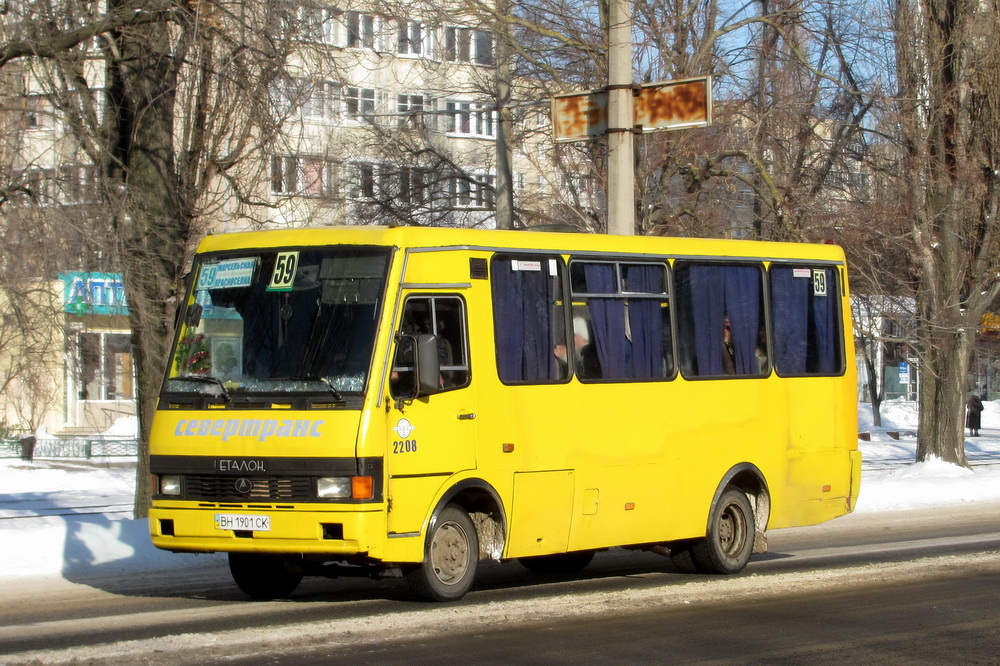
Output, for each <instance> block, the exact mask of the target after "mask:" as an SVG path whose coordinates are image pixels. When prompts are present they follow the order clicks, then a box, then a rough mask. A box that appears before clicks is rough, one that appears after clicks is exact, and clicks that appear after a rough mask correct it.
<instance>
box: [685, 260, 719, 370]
mask: <svg viewBox="0 0 1000 666" xmlns="http://www.w3.org/2000/svg"><path fill="white" fill-rule="evenodd" d="M688 274H689V276H690V286H691V304H692V308H691V316H692V319H693V320H694V322H693V323H694V356H695V362H696V368H695V371H696V373H697V374H699V375H721V374H722V373H723V369H722V332H723V321H724V320H725V317H726V310H725V303H726V301H725V284H724V282H723V273H722V267H721V266H713V265H705V264H695V265H692V266H690V267H689V268H688Z"/></svg>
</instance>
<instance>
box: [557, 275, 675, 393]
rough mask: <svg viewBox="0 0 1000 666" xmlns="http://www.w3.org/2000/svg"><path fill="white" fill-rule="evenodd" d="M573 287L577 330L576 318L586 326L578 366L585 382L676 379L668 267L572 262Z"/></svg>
mask: <svg viewBox="0 0 1000 666" xmlns="http://www.w3.org/2000/svg"><path fill="white" fill-rule="evenodd" d="M570 284H571V287H572V290H573V303H574V305H573V314H574V327H575V322H576V321H577V319H583V320H585V321H586V322H587V331H588V336H587V339H586V345H585V346H584V347H583V350H584V352H583V353H582V354H578V355H579V356H580V357H581V358H580V359H578V361H579V362H578V363H577V364H576V374H577V375H578V376H579V377H580V378H581V379H583V380H603V381H608V380H610V381H614V380H656V379H665V378H667V377H669V376H670V375H671V374H673V353H672V349H671V344H672V342H671V335H670V311H669V304H670V300H669V295H668V294H667V282H666V266H665V265H664V264H662V263H632V262H620V261H601V260H593V259H574V260H573V261H572V262H571V263H570ZM588 352H589V356H590V357H592V358H588Z"/></svg>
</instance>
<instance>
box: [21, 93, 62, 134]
mask: <svg viewBox="0 0 1000 666" xmlns="http://www.w3.org/2000/svg"><path fill="white" fill-rule="evenodd" d="M22 125H23V126H24V128H25V129H30V130H50V129H55V126H56V112H55V105H53V104H52V101H51V100H49V98H47V97H45V96H44V95H28V96H26V97H25V98H24V116H23V118H22Z"/></svg>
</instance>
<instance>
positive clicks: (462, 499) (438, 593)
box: [404, 479, 505, 601]
mask: <svg viewBox="0 0 1000 666" xmlns="http://www.w3.org/2000/svg"><path fill="white" fill-rule="evenodd" d="M502 506H503V505H502V503H501V502H500V499H499V496H498V495H497V493H496V491H495V490H493V488H491V487H490V486H489V485H488V484H486V483H485V482H483V481H481V480H479V479H467V480H465V481H463V482H461V483H459V484H456V485H455V486H453V487H452V488H451V489H449V491H448V492H447V493H445V494H444V495H443V496H442V497H441V499H440V500H439V501H438V504H437V506H436V507H435V509H434V512H433V513H432V514H431V517H430V520H429V521H428V523H427V529H426V534H427V537H426V543H425V545H424V556H423V560H422V561H421V562H420V563H418V564H415V565H412V566H409V567H407V568H406V569H405V570H404V576H405V578H406V583H407V585H408V586H409V587H410V589H411V590H412V591H413V592H414V593H415V594H416V595H417V596H419V597H421V598H423V599H428V600H431V601H456V600H458V599H461V598H462V597H463V596H465V593H466V592H468V590H469V588H471V587H472V584H473V582H474V580H475V576H476V568H477V566H478V564H479V562H480V561H481V560H482V559H484V558H495V559H499V556H500V553H502V552H503V545H504V534H505V521H504V518H503V511H502Z"/></svg>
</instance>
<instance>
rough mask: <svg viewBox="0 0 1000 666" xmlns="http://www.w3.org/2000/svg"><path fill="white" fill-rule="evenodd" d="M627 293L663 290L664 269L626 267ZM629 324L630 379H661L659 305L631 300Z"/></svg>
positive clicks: (661, 337)
mask: <svg viewBox="0 0 1000 666" xmlns="http://www.w3.org/2000/svg"><path fill="white" fill-rule="evenodd" d="M625 271H626V272H625V281H626V283H627V284H628V285H629V291H636V292H647V293H651V294H658V293H660V292H661V291H662V290H663V269H662V268H661V267H659V266H626V268H625ZM628 323H629V330H630V331H631V333H632V376H633V377H635V378H638V379H646V378H650V377H662V376H663V374H664V373H663V316H662V314H661V313H660V301H659V300H656V299H651V298H644V299H634V298H633V299H631V300H629V303H628Z"/></svg>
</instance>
